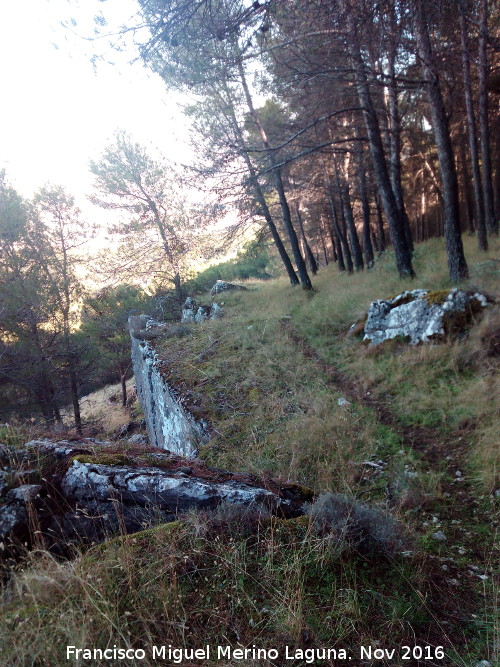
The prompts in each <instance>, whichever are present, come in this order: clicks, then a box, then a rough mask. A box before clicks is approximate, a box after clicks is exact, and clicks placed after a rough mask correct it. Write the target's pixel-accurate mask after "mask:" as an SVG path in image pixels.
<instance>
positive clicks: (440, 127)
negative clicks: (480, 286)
mask: <svg viewBox="0 0 500 667" xmlns="http://www.w3.org/2000/svg"><path fill="white" fill-rule="evenodd" d="M413 18H414V27H415V36H416V41H417V50H418V54H419V56H420V59H421V61H422V68H423V72H424V76H425V79H426V89H427V94H428V96H429V104H430V111H431V119H432V126H433V130H434V137H435V140H436V146H437V150H438V159H439V169H440V173H441V183H442V191H443V202H444V209H443V227H444V234H445V238H446V252H447V254H448V268H449V272H450V278H451V280H452V281H453V282H461V281H462V280H465V279H466V278H467V277H468V275H469V272H468V268H467V262H466V261H465V256H464V249H463V244H462V236H461V234H460V207H459V203H458V182H457V173H456V169H455V160H454V157H453V150H452V146H451V139H450V132H449V129H448V118H447V116H446V110H445V107H444V101H443V96H442V94H441V85H440V82H439V72H438V68H437V66H436V64H435V62H434V54H433V52H432V46H431V41H430V36H429V30H428V26H427V20H426V17H425V15H424V7H423V3H422V2H421V1H420V0H413Z"/></svg>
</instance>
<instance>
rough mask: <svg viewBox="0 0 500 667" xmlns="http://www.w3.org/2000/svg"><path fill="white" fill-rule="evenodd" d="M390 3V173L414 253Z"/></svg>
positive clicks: (396, 39)
mask: <svg viewBox="0 0 500 667" xmlns="http://www.w3.org/2000/svg"><path fill="white" fill-rule="evenodd" d="M389 4H390V9H389V17H390V28H391V39H390V48H389V57H388V69H389V84H388V87H387V90H388V93H389V94H388V101H389V121H390V134H389V138H390V141H389V146H390V149H389V173H390V178H391V184H392V189H393V192H394V196H395V198H396V203H397V206H398V209H399V214H400V216H401V220H402V223H403V229H404V233H405V238H406V242H407V244H408V248H409V250H410V252H411V253H413V250H414V248H413V239H412V237H411V228H410V221H409V220H408V214H407V212H406V207H405V203H404V198H403V186H402V184H401V119H400V114H399V104H398V89H397V81H396V56H397V48H398V36H397V22H396V12H395V10H394V5H393V3H389Z"/></svg>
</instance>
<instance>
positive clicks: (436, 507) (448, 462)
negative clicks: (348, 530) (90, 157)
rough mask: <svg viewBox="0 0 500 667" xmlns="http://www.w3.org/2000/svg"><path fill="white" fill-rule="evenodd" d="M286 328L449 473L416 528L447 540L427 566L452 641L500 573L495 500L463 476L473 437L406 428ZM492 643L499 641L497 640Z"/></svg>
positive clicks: (340, 387)
mask: <svg viewBox="0 0 500 667" xmlns="http://www.w3.org/2000/svg"><path fill="white" fill-rule="evenodd" d="M282 327H283V330H284V331H285V332H286V334H287V335H288V336H289V338H290V339H291V340H292V341H293V342H294V343H295V344H296V345H297V347H298V348H299V349H300V350H301V352H302V354H303V355H304V356H305V357H307V358H308V359H310V360H312V361H313V362H314V363H315V364H316V365H317V367H318V369H319V370H320V371H321V373H322V374H323V375H324V377H325V378H326V382H327V384H329V385H331V386H332V388H334V389H335V390H336V391H339V392H341V393H342V395H343V396H345V397H346V398H347V399H348V400H349V401H351V402H352V403H357V404H361V405H363V406H365V407H367V408H370V409H371V410H373V412H374V413H375V414H376V415H377V419H378V421H379V422H380V423H382V424H384V425H386V426H388V427H390V428H391V429H392V430H393V431H395V432H396V433H398V434H399V435H400V437H401V440H402V443H403V445H404V447H405V448H406V449H409V448H411V449H413V450H415V451H417V452H418V453H419V455H420V456H421V457H422V459H423V460H424V461H425V462H426V463H427V464H428V465H429V468H430V469H431V470H433V469H436V467H437V466H438V464H439V470H443V468H444V475H443V477H444V479H443V482H442V484H441V497H440V498H436V499H435V500H434V501H433V502H432V506H431V507H430V508H427V507H421V508H419V510H418V513H417V514H416V515H415V525H414V529H415V530H416V531H417V532H419V533H423V534H426V533H427V534H428V532H429V530H432V528H431V527H432V525H433V522H435V524H436V531H437V529H438V527H439V530H440V532H442V533H443V534H444V535H445V537H446V542H445V543H444V545H443V546H442V548H436V552H437V553H436V555H432V554H431V555H428V559H427V566H426V567H427V570H428V573H429V575H430V576H432V579H433V581H435V586H436V591H437V598H436V599H437V601H438V602H437V605H436V606H434V605H432V607H433V613H434V614H435V615H436V620H437V619H438V618H439V619H443V618H444V619H447V620H445V621H444V624H442V627H441V631H442V633H443V635H444V636H446V637H447V639H448V640H450V637H449V635H453V634H456V633H455V632H453V631H452V627H455V628H458V629H459V631H460V627H461V626H463V627H464V628H465V627H466V625H468V624H470V623H471V618H474V617H479V616H480V615H481V613H482V612H484V610H485V608H487V607H488V606H493V604H494V603H493V600H490V599H489V595H490V593H489V592H487V590H488V588H487V586H488V583H487V582H489V581H490V578H491V576H492V575H493V576H495V573H496V572H498V568H497V566H495V542H496V544H497V546H498V533H499V521H498V519H499V517H498V514H497V513H495V509H494V504H493V501H491V499H488V498H485V497H484V496H483V497H481V496H480V495H479V493H478V490H477V489H476V488H475V487H474V485H473V483H472V481H471V480H469V478H468V477H467V476H466V474H465V473H464V470H466V462H467V458H468V455H469V444H468V441H469V440H470V436H471V435H472V432H470V431H469V432H465V431H463V430H462V431H460V432H451V433H441V432H440V431H438V430H435V429H432V428H428V427H422V426H406V425H404V424H402V423H401V422H400V420H399V419H398V417H397V415H395V414H394V413H393V412H392V411H391V410H390V409H389V408H388V407H387V405H385V404H384V403H383V402H381V401H379V400H376V399H374V398H373V397H372V396H371V395H369V394H367V393H366V391H364V389H363V388H362V387H361V385H360V384H358V383H357V382H356V381H355V380H353V379H352V378H349V377H347V376H346V375H345V374H344V373H342V372H341V371H340V370H339V369H338V368H337V367H336V366H334V365H333V364H329V363H327V362H325V361H324V360H323V359H321V357H320V356H319V354H318V352H317V351H316V350H315V349H314V348H313V347H311V346H310V345H309V344H308V343H307V341H306V340H305V339H304V338H302V337H301V336H300V335H299V334H298V333H297V332H295V331H294V330H293V328H292V326H291V325H290V322H289V321H283V322H282ZM458 473H460V474H458ZM478 496H479V498H478ZM485 528H487V529H488V530H487V532H485ZM495 536H496V537H495ZM435 546H436V547H437V546H438V545H437V544H435ZM496 556H498V554H496ZM491 588H493V586H492V587H491ZM429 603H430V601H429ZM441 623H442V620H441ZM446 623H448V625H446ZM492 635H494V629H493V628H492ZM496 640H497V641H498V637H497V638H496ZM491 641H495V639H494V637H493V636H492V639H491ZM450 643H451V644H453V641H450ZM492 652H493V653H496V654H497V655H498V654H499V653H500V645H499V646H498V647H494V648H492Z"/></svg>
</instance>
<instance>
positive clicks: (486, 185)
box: [479, 0, 498, 235]
mask: <svg viewBox="0 0 500 667" xmlns="http://www.w3.org/2000/svg"><path fill="white" fill-rule="evenodd" d="M487 41H488V0H481V4H480V14H479V130H480V134H481V162H482V169H483V197H484V215H485V219H486V227H487V229H488V232H489V233H490V234H495V235H498V220H497V218H496V217H495V203H494V196H493V174H492V169H491V150H490V126H489V119H488V88H487V78H488V51H487Z"/></svg>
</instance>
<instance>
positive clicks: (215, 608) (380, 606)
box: [0, 238, 500, 667]
mask: <svg viewBox="0 0 500 667" xmlns="http://www.w3.org/2000/svg"><path fill="white" fill-rule="evenodd" d="M464 242H465V246H466V253H467V257H468V261H469V266H470V270H471V278H470V279H469V281H468V282H467V284H466V285H465V287H474V288H475V289H476V288H477V289H482V290H483V291H485V292H487V293H489V294H491V295H492V296H493V297H494V298H495V299H496V300H497V305H495V306H492V307H491V308H490V309H489V312H488V313H487V314H486V315H485V316H484V317H482V318H481V319H479V320H478V321H477V322H476V323H474V324H473V326H471V328H470V331H469V332H468V335H467V336H465V337H462V338H461V339H460V340H451V339H449V340H445V341H443V342H441V343H439V344H430V345H423V346H422V345H421V346H416V347H409V346H407V345H406V344H404V343H403V342H401V341H394V342H393V343H390V344H385V345H382V346H377V347H375V348H370V347H367V346H365V345H363V344H362V342H361V338H360V337H359V336H356V335H346V334H347V332H348V331H349V328H350V326H351V324H352V323H353V322H356V321H358V320H359V319H360V318H362V317H363V315H364V314H365V313H366V310H367V308H368V306H369V304H370V302H371V301H372V300H374V299H377V298H388V297H390V296H392V295H394V294H397V293H399V292H402V291H404V290H405V289H413V288H417V287H423V288H427V289H432V290H436V289H445V288H447V287H450V284H449V281H448V278H447V275H446V259H445V253H444V247H443V242H442V241H440V240H435V241H430V242H428V243H426V244H422V245H419V246H417V249H416V256H415V267H416V271H417V279H416V280H414V281H413V282H410V281H401V280H400V279H399V277H398V276H397V273H396V271H395V268H394V261H393V257H392V256H391V254H390V253H388V254H387V255H386V256H384V257H382V258H380V259H379V260H378V261H377V263H376V266H375V268H374V269H373V270H371V271H369V272H363V273H359V274H356V275H353V276H347V275H339V274H338V273H337V271H336V269H335V267H332V266H330V267H326V268H323V269H322V270H321V271H320V273H319V274H318V276H317V277H316V279H315V281H314V285H315V290H316V291H315V292H314V293H313V294H307V293H305V292H303V291H302V290H299V289H298V288H295V289H293V288H291V287H290V286H289V285H288V284H287V283H286V281H285V280H283V279H279V280H274V281H267V282H257V281H256V282H249V283H247V287H248V290H247V291H245V292H238V293H231V294H227V295H226V294H225V295H224V296H223V297H221V298H220V299H218V300H222V301H224V306H223V307H224V318H223V319H222V320H220V321H214V322H207V323H205V324H203V325H200V326H198V327H193V329H192V332H191V335H190V336H186V337H183V338H181V339H173V338H168V339H167V340H165V341H163V342H162V341H161V340H159V341H158V343H157V351H158V353H159V354H160V356H161V357H162V358H163V361H164V363H165V366H164V368H166V369H168V370H167V371H166V375H167V379H168V381H169V382H170V383H171V384H172V385H173V386H174V387H175V388H176V390H177V391H178V392H179V394H180V395H182V397H183V400H184V403H185V405H186V406H187V407H188V408H190V409H191V411H192V412H193V414H194V415H195V416H196V417H198V418H204V419H205V420H206V421H207V422H208V423H209V425H210V426H211V429H212V438H211V440H210V441H209V442H208V444H207V445H205V446H204V447H202V449H201V450H200V453H199V457H200V459H201V460H203V462H204V463H207V464H208V465H212V466H216V467H217V468H225V469H228V470H234V471H242V472H245V473H250V474H253V475H256V476H257V477H259V478H266V477H270V476H272V477H273V478H278V479H282V480H284V481H292V482H297V483H299V484H301V485H302V486H304V487H308V488H310V489H312V491H313V492H314V493H316V494H326V493H334V494H343V496H342V497H344V498H345V497H347V498H350V499H351V501H350V502H352V503H354V504H353V506H352V507H353V508H354V509H353V512H354V514H356V515H357V516H359V517H361V516H370V517H371V519H370V528H369V532H370V531H371V535H372V537H373V540H372V542H371V543H370V542H369V541H368V542H367V541H365V542H363V541H362V540H361V538H360V534H361V533H360V531H361V527H360V526H361V524H356V522H355V521H354V522H352V521H351V520H350V519H349V521H348V522H347V523H345V524H343V529H342V530H341V531H340V533H339V532H338V531H337V533H335V532H330V533H328V532H325V531H323V532H322V531H321V530H319V529H318V527H317V525H316V524H315V522H314V521H313V520H311V519H310V518H309V517H302V518H300V519H294V520H288V521H284V520H280V519H273V520H267V521H263V520H262V521H261V520H258V519H256V518H255V517H251V516H247V515H244V514H243V515H238V514H235V513H234V512H232V513H231V512H230V511H229V510H228V509H227V508H222V509H221V511H220V512H219V513H216V515H215V516H211V517H210V516H208V515H200V514H198V515H194V514H193V515H188V516H187V517H184V518H181V520H180V521H179V522H176V523H175V524H170V527H169V528H167V527H165V526H160V527H152V528H151V529H149V530H146V531H144V532H143V533H140V534H136V535H131V536H123V537H121V538H118V539H115V540H112V541H110V542H108V543H105V544H104V545H101V546H99V547H95V548H93V549H91V550H90V551H88V552H87V553H82V555H81V557H80V558H79V559H77V560H76V561H73V562H71V563H69V564H68V563H60V562H57V561H55V560H54V559H53V558H51V557H50V556H40V555H38V556H36V557H32V558H31V560H30V561H29V567H28V566H25V567H24V570H23V571H22V572H20V573H17V574H15V575H14V576H13V579H12V582H11V585H10V586H9V587H8V589H7V592H6V595H5V597H4V605H5V606H4V609H5V613H4V616H3V619H1V620H0V632H1V633H3V635H4V636H8V637H9V641H8V642H7V651H8V653H7V655H9V656H17V657H16V659H15V660H14V661H13V662H10V663H8V664H37V665H38V664H39V665H44V664H68V663H67V662H66V661H65V660H63V659H62V658H58V656H61V655H63V651H64V646H65V645H66V644H72V645H76V646H80V647H93V646H94V647H101V648H106V647H113V645H114V644H116V645H117V646H123V647H131V648H134V649H135V648H138V647H139V648H140V647H143V648H144V647H145V648H146V657H145V659H144V660H137V661H133V660H131V661H129V662H127V661H125V662H124V663H123V664H138V665H139V664H140V665H150V664H151V665H152V664H157V663H155V661H154V660H153V659H152V657H151V647H152V646H154V645H165V646H168V645H169V644H170V645H171V646H172V647H177V648H179V650H181V649H182V650H184V649H186V650H188V649H190V648H193V647H194V648H198V647H203V646H205V645H206V644H209V645H210V646H212V647H214V648H213V652H212V654H211V655H210V657H209V658H207V659H204V660H195V659H192V658H189V657H188V654H185V655H184V657H181V659H180V660H179V662H178V663H177V664H183V665H185V666H186V667H187V666H188V665H200V664H207V665H208V664H217V665H219V666H220V667H226V666H227V667H229V665H231V666H233V665H235V664H238V665H247V666H251V665H263V666H264V665H276V666H282V665H303V664H314V665H322V666H323V665H339V664H350V665H352V666H353V667H358V666H361V665H390V666H391V667H396V666H397V667H402V666H403V665H408V664H409V665H412V666H413V665H424V664H425V665H436V666H437V665H440V666H443V665H455V666H460V667H475V666H476V665H481V667H483V666H484V667H487V666H488V665H490V666H491V667H493V666H494V665H497V664H500V663H499V655H500V643H499V642H500V630H499V622H498V610H499V590H500V589H499V586H498V580H497V579H496V576H495V575H496V572H497V569H498V560H497V559H498V530H499V513H498V501H499V495H500V494H499V488H500V479H499V470H500V452H499V449H498V430H499V429H498V426H499V424H498V414H499V407H500V405H499V397H500V375H499V373H498V370H499V365H500V357H499V356H498V335H499V334H498V332H499V330H500V307H499V305H498V300H499V299H500V294H499V293H498V284H499V281H498V279H499V277H500V263H499V262H498V259H497V257H498V250H499V244H498V242H497V243H496V247H492V249H491V251H490V252H489V253H487V254H484V253H479V252H478V251H477V250H476V248H475V243H476V241H475V240H474V239H469V238H466V239H464ZM493 245H495V244H492V246H493ZM208 299H209V297H207V300H208ZM103 403H104V408H106V407H108V409H109V406H110V405H111V404H109V403H106V401H104V402H103ZM115 406H116V403H115V404H113V410H114V407H115ZM335 497H336V498H337V499H338V498H339V496H335ZM370 512H372V513H370ZM373 512H374V513H373ZM329 520H330V522H332V521H333V523H335V521H334V520H333V519H332V516H330V517H329ZM361 532H362V531H361ZM403 534H404V538H402V537H401V536H402V535H403ZM402 539H403V542H404V549H403V551H401V549H399V551H398V550H397V549H395V545H396V544H399V545H400V544H401V540H402ZM360 540H361V541H360ZM26 646H29V651H27V650H26V649H25V648H23V647H26ZM216 646H230V647H232V648H239V649H245V648H246V649H249V650H251V649H252V647H253V648H255V647H257V648H260V649H262V650H267V651H269V650H271V649H273V648H274V649H276V651H277V653H278V656H277V657H273V655H271V656H268V657H267V658H265V657H259V656H257V657H256V656H255V655H252V654H249V655H247V657H246V658H245V657H243V658H241V659H240V658H237V659H236V658H234V656H233V659H231V658H227V654H225V656H226V657H225V658H224V656H223V657H222V658H221V659H219V660H217V653H216V651H215V647H216ZM286 647H288V648H286ZM325 647H328V648H330V649H332V650H335V651H337V656H336V657H335V655H333V654H332V655H331V656H330V657H325V658H324V657H322V654H321V653H320V651H321V650H322V648H325ZM361 647H365V648H366V649H367V650H366V651H365V652H364V653H363V652H361V650H360V648H361ZM404 647H407V648H404ZM368 649H369V650H370V651H371V657H369V655H368V653H369V651H368ZM393 649H394V651H395V652H394V654H391V651H392V650H393ZM342 650H345V652H346V656H347V657H346V658H345V661H344V658H343V657H342V655H343V654H342V653H341V651H342ZM375 650H377V653H374V652H375ZM287 654H288V655H292V656H295V658H294V659H292V658H287V657H286V655H287ZM33 656H34V659H33ZM10 659H11V660H12V657H11V658H10ZM16 660H17V662H16ZM30 660H31V662H30ZM172 662H173V661H172V660H171V661H170V662H167V663H166V664H172ZM88 664H104V663H99V662H98V661H97V662H95V661H94V662H92V661H89V662H88Z"/></svg>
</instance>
